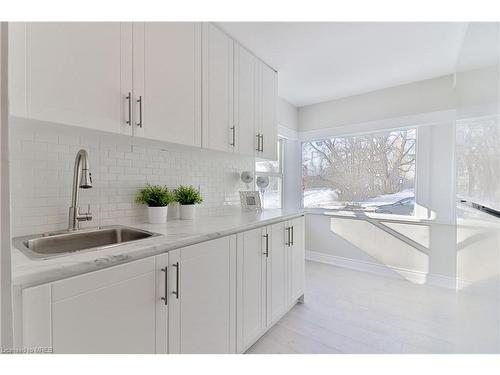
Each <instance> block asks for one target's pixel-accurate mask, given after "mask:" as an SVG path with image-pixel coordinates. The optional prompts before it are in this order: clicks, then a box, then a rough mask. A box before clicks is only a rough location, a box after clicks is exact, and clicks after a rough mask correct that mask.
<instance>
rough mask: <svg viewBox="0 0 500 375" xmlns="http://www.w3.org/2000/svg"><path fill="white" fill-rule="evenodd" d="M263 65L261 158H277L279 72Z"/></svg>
mask: <svg viewBox="0 0 500 375" xmlns="http://www.w3.org/2000/svg"><path fill="white" fill-rule="evenodd" d="M260 65H261V70H260V71H261V91H260V93H261V97H260V99H261V116H262V117H261V134H262V136H261V152H260V155H258V156H259V157H261V158H264V159H269V160H276V137H277V130H278V123H277V114H276V112H277V111H276V106H277V101H276V99H277V96H278V79H277V76H278V75H277V73H276V72H275V71H274V70H273V69H271V68H270V67H269V66H268V65H266V64H264V63H262V62H261V63H260Z"/></svg>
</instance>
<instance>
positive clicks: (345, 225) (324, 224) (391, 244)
mask: <svg viewBox="0 0 500 375" xmlns="http://www.w3.org/2000/svg"><path fill="white" fill-rule="evenodd" d="M384 225H385V226H386V227H389V229H387V228H385V230H383V229H380V227H379V226H376V225H373V224H372V223H371V222H369V221H366V220H361V219H349V218H332V217H329V216H326V215H321V214H311V215H307V216H306V237H307V242H306V249H307V251H308V252H309V253H308V256H309V257H310V256H311V254H310V252H314V253H320V254H324V255H326V256H325V257H324V259H326V260H327V261H328V260H331V261H332V262H334V263H336V262H339V261H340V262H345V261H348V262H349V263H351V264H363V265H364V266H366V265H371V266H372V268H379V267H381V266H383V267H387V268H388V269H389V270H391V272H393V273H394V274H395V276H400V277H403V278H408V279H411V280H412V281H418V282H425V281H426V280H428V279H432V278H434V279H435V278H440V277H443V278H446V279H448V278H450V279H454V278H455V275H456V269H455V260H456V252H455V239H456V229H455V226H453V225H443V224H425V225H424V224H421V223H410V222H408V223H395V222H390V221H388V222H384ZM391 230H392V232H391V233H396V235H393V234H391V233H389V232H388V231H391ZM411 241H413V242H414V243H417V244H418V245H419V246H418V248H417V247H415V246H412V245H411V244H410V243H412V242H411ZM409 242H410V243H409ZM316 255H317V254H316ZM401 271H404V272H401ZM398 273H399V275H398ZM408 275H409V276H408ZM450 284H452V282H450Z"/></svg>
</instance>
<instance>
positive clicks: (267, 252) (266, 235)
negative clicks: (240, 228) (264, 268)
mask: <svg viewBox="0 0 500 375" xmlns="http://www.w3.org/2000/svg"><path fill="white" fill-rule="evenodd" d="M262 237H264V238H265V239H266V252H265V253H262V254H265V255H266V258H269V234H264V235H262Z"/></svg>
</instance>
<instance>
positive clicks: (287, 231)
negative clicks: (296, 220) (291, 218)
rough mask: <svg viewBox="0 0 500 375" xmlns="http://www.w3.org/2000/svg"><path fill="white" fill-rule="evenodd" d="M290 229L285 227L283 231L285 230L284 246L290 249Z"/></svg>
mask: <svg viewBox="0 0 500 375" xmlns="http://www.w3.org/2000/svg"><path fill="white" fill-rule="evenodd" d="M290 228H291V227H286V228H285V230H286V241H285V245H286V246H288V247H290V246H292V238H291V237H290V235H291V234H290V233H291V230H290Z"/></svg>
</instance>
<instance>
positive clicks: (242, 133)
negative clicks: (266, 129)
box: [234, 44, 257, 156]
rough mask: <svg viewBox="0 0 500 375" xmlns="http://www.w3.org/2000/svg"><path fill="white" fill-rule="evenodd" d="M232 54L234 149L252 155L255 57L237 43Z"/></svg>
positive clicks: (255, 76) (255, 110) (253, 143)
mask: <svg viewBox="0 0 500 375" xmlns="http://www.w3.org/2000/svg"><path fill="white" fill-rule="evenodd" d="M234 56H235V59H234V127H235V130H234V131H235V138H234V140H235V142H234V143H235V150H236V151H237V152H238V153H240V154H243V155H252V156H253V155H254V154H255V152H256V149H257V144H256V136H255V132H256V128H255V125H256V123H255V122H256V117H257V103H256V98H257V73H256V64H257V59H256V58H255V56H253V55H252V54H251V53H250V52H248V51H247V50H246V49H245V48H243V47H242V46H240V45H239V44H237V45H235V51H234Z"/></svg>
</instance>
